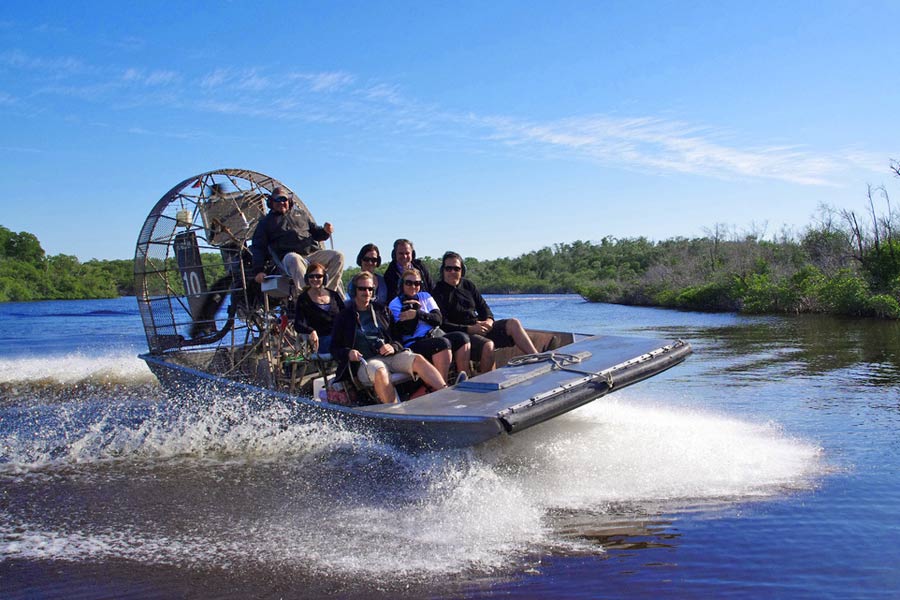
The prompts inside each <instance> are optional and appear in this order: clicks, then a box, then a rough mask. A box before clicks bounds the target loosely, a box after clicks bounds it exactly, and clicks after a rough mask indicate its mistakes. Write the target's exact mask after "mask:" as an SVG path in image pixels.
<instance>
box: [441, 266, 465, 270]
mask: <svg viewBox="0 0 900 600" xmlns="http://www.w3.org/2000/svg"><path fill="white" fill-rule="evenodd" d="M444 270H445V271H462V267H457V266H454V265H445V266H444Z"/></svg>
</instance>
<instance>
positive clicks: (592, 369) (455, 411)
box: [141, 336, 691, 448]
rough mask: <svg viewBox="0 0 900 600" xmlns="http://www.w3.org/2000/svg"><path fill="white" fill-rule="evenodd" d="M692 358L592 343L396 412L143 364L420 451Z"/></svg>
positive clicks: (164, 359)
mask: <svg viewBox="0 0 900 600" xmlns="http://www.w3.org/2000/svg"><path fill="white" fill-rule="evenodd" d="M690 353H691V347H690V345H689V344H687V343H684V342H681V341H665V340H653V339H646V338H632V337H619V336H593V337H585V338H584V339H581V340H579V341H576V342H574V343H572V344H569V345H566V346H563V347H560V348H557V349H555V350H553V351H549V352H546V353H542V354H541V355H538V356H537V357H534V358H532V359H528V360H526V361H524V362H522V363H521V364H517V361H516V360H515V359H513V360H512V361H511V362H510V364H508V365H506V366H504V367H502V368H500V369H497V370H495V371H492V372H490V373H486V374H483V375H479V376H477V377H473V378H472V379H470V380H468V381H466V382H464V383H462V384H460V385H457V386H451V387H448V388H446V389H444V390H439V391H437V392H433V393H431V394H428V395H426V396H422V397H419V398H416V399H414V400H410V401H408V402H403V403H400V404H393V405H375V406H360V407H346V406H339V405H336V404H331V403H328V402H322V401H319V400H314V399H312V398H308V397H304V396H300V395H292V394H288V393H285V392H282V391H277V390H272V389H268V388H266V387H263V386H261V385H257V384H254V383H247V382H240V381H233V380H230V379H227V378H225V377H221V376H218V375H213V374H210V373H206V372H204V371H202V370H200V369H196V368H192V367H188V366H185V365H183V364H179V363H178V362H176V360H174V358H175V356H173V355H168V356H167V355H166V354H165V353H163V354H158V355H153V354H144V355H141V358H142V359H143V360H144V361H145V362H146V363H147V365H148V367H149V368H150V370H151V371H152V372H153V373H154V375H156V376H157V378H158V379H159V380H160V382H161V384H163V385H164V386H166V387H168V388H174V389H191V390H193V389H196V387H197V386H198V385H201V386H209V387H212V388H214V392H213V393H214V394H229V395H231V396H232V397H233V396H234V395H236V394H237V395H240V397H241V398H244V399H246V400H247V402H250V403H259V404H260V405H265V404H267V403H271V402H273V401H279V402H284V403H287V404H289V405H291V406H292V407H293V408H294V409H295V413H296V414H297V415H298V419H308V420H310V421H321V422H327V423H331V424H334V425H337V426H341V427H347V428H350V429H353V430H356V431H364V432H367V433H372V434H375V435H377V436H378V437H380V438H382V439H384V440H385V441H386V442H388V443H391V444H396V445H401V446H405V447H414V448H451V447H465V446H472V445H475V444H479V443H482V442H485V441H487V440H489V439H492V438H495V437H498V436H503V435H510V434H515V433H517V432H520V431H522V430H524V429H528V428H529V427H533V426H535V425H538V424H540V423H543V422H545V421H547V420H549V419H552V418H554V417H557V416H559V415H561V414H564V413H566V412H569V411H571V410H574V409H575V408H578V407H580V406H583V405H585V404H587V403H589V402H592V401H593V400H596V399H598V398H601V397H603V396H605V395H606V394H608V393H611V392H615V391H617V390H619V389H622V388H624V387H627V386H629V385H632V384H634V383H636V382H638V381H641V380H643V379H646V378H647V377H651V376H653V375H657V374H658V373H661V372H663V371H665V370H667V369H669V368H670V367H672V366H675V365H677V364H678V363H680V362H682V361H683V360H684V359H685V358H686V357H687V356H688V355H689V354H690Z"/></svg>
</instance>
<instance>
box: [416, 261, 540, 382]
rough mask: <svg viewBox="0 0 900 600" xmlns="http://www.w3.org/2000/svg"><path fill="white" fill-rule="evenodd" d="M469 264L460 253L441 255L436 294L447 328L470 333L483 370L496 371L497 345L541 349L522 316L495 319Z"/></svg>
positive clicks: (530, 352)
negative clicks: (468, 275) (469, 272)
mask: <svg viewBox="0 0 900 600" xmlns="http://www.w3.org/2000/svg"><path fill="white" fill-rule="evenodd" d="M465 274H466V265H465V263H463V259H462V256H460V255H459V254H457V253H456V252H445V253H444V256H443V258H441V280H440V281H438V282H437V284H435V286H434V290H433V291H432V293H433V294H434V299H435V301H436V302H437V305H438V306H439V307H440V309H441V313H442V314H443V315H444V324H443V325H442V327H443V328H444V329H445V330H446V331H463V332H466V333H468V334H469V340H470V341H471V343H472V350H471V352H472V355H473V356H475V357H476V358H477V359H478V370H479V371H480V372H482V373H485V372H487V371H492V370H494V367H495V364H494V348H507V347H510V346H516V347H517V348H519V350H521V351H522V352H523V353H524V354H535V353H537V349H536V348H535V347H534V344H533V343H532V341H531V338H530V337H528V333H527V332H526V331H525V328H524V327H522V323H521V322H520V321H519V320H518V319H500V320H499V321H494V313H493V312H491V307H490V306H488V304H487V302H485V300H484V298H483V297H482V296H481V294H480V293H479V292H478V288H477V287H476V286H475V284H474V283H472V282H471V281H470V280H469V279H466V278H465Z"/></svg>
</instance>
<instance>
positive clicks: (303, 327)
mask: <svg viewBox="0 0 900 600" xmlns="http://www.w3.org/2000/svg"><path fill="white" fill-rule="evenodd" d="M328 291H329V292H330V293H331V303H330V304H329V305H328V310H327V311H324V310H322V309H321V308H319V307H318V306H316V303H315V302H313V299H312V298H310V297H309V294H307V293H306V292H304V293H302V294H300V297H299V298H297V313H296V315H295V316H294V331H296V332H297V333H304V334H307V335H308V334H310V333H312V332H313V330H315V331H316V333H318V334H319V337H321V336H323V335H331V330H332V329H333V328H334V319H335V317H337V315H338V313H340V312H341V311H342V310H343V309H344V299H343V298H342V297H341V295H340V294H339V293H337V292H335V291H334V290H328ZM322 352H328V348H323V349H322Z"/></svg>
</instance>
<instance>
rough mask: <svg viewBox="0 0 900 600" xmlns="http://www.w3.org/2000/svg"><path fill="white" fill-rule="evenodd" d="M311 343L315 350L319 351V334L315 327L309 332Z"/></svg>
mask: <svg viewBox="0 0 900 600" xmlns="http://www.w3.org/2000/svg"><path fill="white" fill-rule="evenodd" d="M309 343H310V345H311V346H312V349H313V352H318V351H319V334H318V333H316V330H315V329H313V331H312V333H311V334H309Z"/></svg>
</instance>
